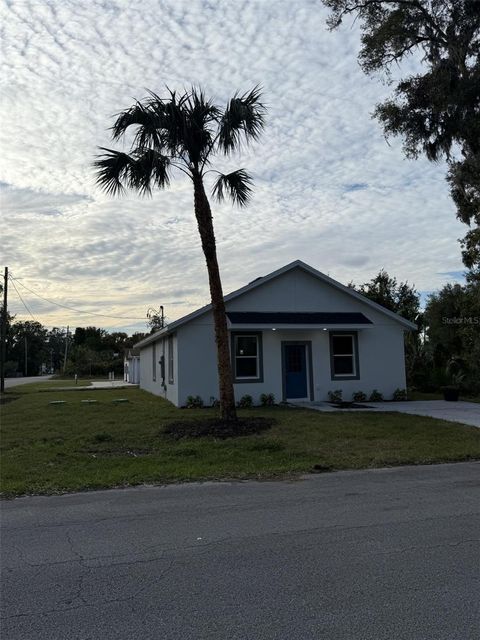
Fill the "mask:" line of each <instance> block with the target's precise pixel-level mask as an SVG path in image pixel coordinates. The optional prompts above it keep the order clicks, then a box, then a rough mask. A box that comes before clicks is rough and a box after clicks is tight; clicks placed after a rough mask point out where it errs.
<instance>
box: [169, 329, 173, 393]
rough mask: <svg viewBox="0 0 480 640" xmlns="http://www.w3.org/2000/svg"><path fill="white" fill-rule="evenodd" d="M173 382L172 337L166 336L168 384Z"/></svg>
mask: <svg viewBox="0 0 480 640" xmlns="http://www.w3.org/2000/svg"><path fill="white" fill-rule="evenodd" d="M173 381H174V377H173V336H168V384H173Z"/></svg>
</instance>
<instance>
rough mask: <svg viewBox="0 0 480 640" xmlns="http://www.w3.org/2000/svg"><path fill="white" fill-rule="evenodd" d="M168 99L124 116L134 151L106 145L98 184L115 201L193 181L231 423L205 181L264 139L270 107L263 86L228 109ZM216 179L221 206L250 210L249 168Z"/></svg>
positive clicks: (194, 99)
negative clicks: (215, 166) (218, 158)
mask: <svg viewBox="0 0 480 640" xmlns="http://www.w3.org/2000/svg"><path fill="white" fill-rule="evenodd" d="M167 94H168V95H167V97H166V98H161V97H160V96H158V95H157V94H155V93H152V92H149V94H148V97H147V98H145V99H144V100H142V101H141V102H136V104H134V105H133V106H132V107H130V108H129V109H127V110H125V111H122V112H121V113H119V114H118V115H117V118H116V121H115V123H114V125H113V127H112V138H113V140H114V141H118V140H120V139H121V138H123V136H124V135H125V133H126V131H127V129H129V128H130V127H133V128H134V136H133V142H132V144H131V147H130V151H129V153H123V152H121V151H115V150H113V149H106V148H104V147H101V150H102V151H103V152H104V153H103V154H102V155H101V156H99V158H98V160H97V161H96V162H95V166H96V167H97V176H96V178H97V183H98V184H99V185H100V186H101V187H102V188H103V189H104V191H105V192H107V193H109V194H112V195H117V194H121V193H123V192H124V191H125V189H126V188H129V189H133V190H135V191H137V192H138V193H140V195H150V194H151V192H152V189H153V188H155V187H158V188H159V189H165V188H166V187H167V186H168V185H169V184H170V178H171V175H172V173H173V172H174V171H176V170H179V171H182V172H183V173H184V174H186V175H187V176H188V177H189V178H190V179H191V180H192V182H193V192H194V211H195V218H196V220H197V225H198V231H199V234H200V239H201V242H202V249H203V253H204V255H205V260H206V263H207V270H208V278H209V285H210V296H211V301H212V310H213V318H214V325H215V340H216V345H217V365H218V378H219V386H220V390H219V391H220V407H221V416H222V419H223V420H224V421H225V422H232V421H234V420H236V418H237V416H236V411H235V397H234V393H233V381H232V368H231V364H230V352H229V344H228V330H227V320H226V315H225V304H224V301H223V291H222V283H221V279H220V271H219V267H218V260H217V250H216V244H215V234H214V230H213V221H212V212H211V209H210V203H209V200H208V197H207V194H206V192H205V186H204V177H205V175H206V173H207V172H210V171H213V170H212V169H211V168H210V167H211V161H212V159H213V157H214V156H215V155H218V154H222V155H224V156H228V155H230V154H232V153H233V152H234V151H237V150H239V149H240V148H241V146H242V143H244V142H245V143H249V142H250V141H253V140H257V138H258V137H259V135H260V133H261V132H262V130H263V128H264V116H265V107H264V105H263V104H262V103H261V101H260V99H261V93H260V89H259V87H255V88H254V89H252V90H251V91H250V92H248V93H245V94H243V95H239V94H238V93H237V94H235V95H234V96H233V98H232V99H231V100H229V101H228V103H227V105H226V107H225V108H223V109H221V108H219V107H218V106H217V105H215V104H214V103H213V102H212V101H211V100H207V98H206V97H205V95H204V93H203V91H202V90H201V89H197V88H195V87H194V88H192V89H191V90H190V91H185V92H184V93H183V94H182V95H177V93H176V92H175V91H170V89H168V88H167ZM214 173H217V174H218V177H217V178H216V180H215V184H214V186H213V190H212V195H213V197H214V198H215V199H216V200H218V201H219V202H221V201H223V200H224V199H225V197H227V196H228V197H230V199H231V200H232V202H233V203H234V204H236V205H238V206H240V207H244V206H246V205H247V204H248V202H249V200H250V196H251V192H252V189H251V185H252V179H251V177H250V176H249V175H248V173H247V172H246V171H245V170H244V169H238V170H236V171H232V172H230V173H227V174H223V173H220V172H218V171H215V172H214Z"/></svg>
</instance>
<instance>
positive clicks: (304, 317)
mask: <svg viewBox="0 0 480 640" xmlns="http://www.w3.org/2000/svg"><path fill="white" fill-rule="evenodd" d="M227 317H228V319H229V320H230V322H231V323H232V324H268V325H270V324H273V325H282V324H314V325H318V324H319V325H322V324H323V325H325V324H343V325H349V324H353V325H355V324H373V323H372V321H371V320H369V319H368V318H367V317H366V316H365V315H364V314H363V313H359V312H344V311H334V312H332V311H327V312H325V311H322V312H313V313H312V312H308V311H302V312H296V311H295V312H280V313H278V312H273V313H272V312H263V311H228V312H227Z"/></svg>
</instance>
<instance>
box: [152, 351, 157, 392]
mask: <svg viewBox="0 0 480 640" xmlns="http://www.w3.org/2000/svg"><path fill="white" fill-rule="evenodd" d="M156 379H157V343H156V342H154V343H153V344H152V380H153V381H154V382H155V381H156Z"/></svg>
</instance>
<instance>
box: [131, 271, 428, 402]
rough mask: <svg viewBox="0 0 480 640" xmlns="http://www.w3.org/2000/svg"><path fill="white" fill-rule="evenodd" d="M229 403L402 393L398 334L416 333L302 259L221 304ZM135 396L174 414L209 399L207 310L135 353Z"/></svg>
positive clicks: (212, 379) (213, 391)
mask: <svg viewBox="0 0 480 640" xmlns="http://www.w3.org/2000/svg"><path fill="white" fill-rule="evenodd" d="M225 305H226V313H227V323H228V329H229V333H230V349H231V359H232V368H233V376H234V388H235V396H236V398H237V400H238V399H240V398H241V397H242V396H244V395H247V394H248V395H250V396H252V398H253V401H254V403H258V402H259V401H260V396H261V395H262V394H273V395H274V397H275V401H276V402H280V401H290V400H292V401H299V400H300V401H307V402H308V401H312V402H313V401H322V400H327V399H328V393H329V391H336V390H341V391H342V395H343V399H344V400H350V399H351V397H352V395H353V394H354V393H355V392H357V391H362V392H364V393H365V394H366V395H367V396H368V395H370V394H371V392H372V391H373V390H377V391H379V392H380V393H382V394H383V396H384V398H385V399H390V398H391V397H392V395H393V393H394V391H395V390H396V389H404V388H405V387H406V381H405V356H404V333H405V331H412V330H415V329H416V326H415V325H414V324H413V323H412V322H409V321H408V320H406V319H405V318H402V317H401V316H399V315H397V314H396V313H393V312H392V311H389V310H387V309H385V308H384V307H382V306H380V305H378V304H376V303H375V302H372V301H371V300H369V299H368V298H365V297H364V296H362V295H361V294H359V293H357V292H356V291H355V290H353V289H352V288H349V287H346V286H344V285H343V284H340V283H339V282H337V281H335V280H333V279H332V278H330V277H329V276H326V275H325V274H323V273H321V272H320V271H317V270H316V269H314V268H313V267H310V266H309V265H307V264H305V263H304V262H302V261H301V260H296V261H295V262H292V263H291V264H288V265H286V266H284V267H282V268H281V269H278V270H277V271H274V272H273V273H270V274H269V275H267V276H264V277H261V278H257V279H256V280H254V281H253V282H251V283H250V284H247V285H246V286H245V287H242V288H241V289H238V290H237V291H234V292H233V293H230V294H229V295H227V296H225ZM135 346H136V349H135V351H136V352H138V353H139V354H140V387H141V388H142V389H145V390H147V391H150V392H152V393H154V394H156V395H161V396H163V397H165V398H166V399H167V400H170V402H172V403H173V404H174V405H176V406H179V407H180V406H184V405H185V404H186V401H187V398H188V396H200V397H201V398H202V400H203V402H204V403H205V404H206V405H208V404H211V403H212V402H213V401H214V400H215V399H217V398H218V374H217V356H216V345H215V334H214V324H213V314H212V309H211V305H207V306H205V307H202V308H201V309H198V310H197V311H194V312H193V313H190V314H189V315H187V316H184V317H183V318H180V319H179V320H176V321H175V322H172V323H171V324H170V325H168V327H165V328H164V329H161V330H160V331H157V332H156V333H153V334H151V335H149V336H148V337H146V338H144V339H143V340H142V341H141V342H139V343H138V344H136V345H135Z"/></svg>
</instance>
